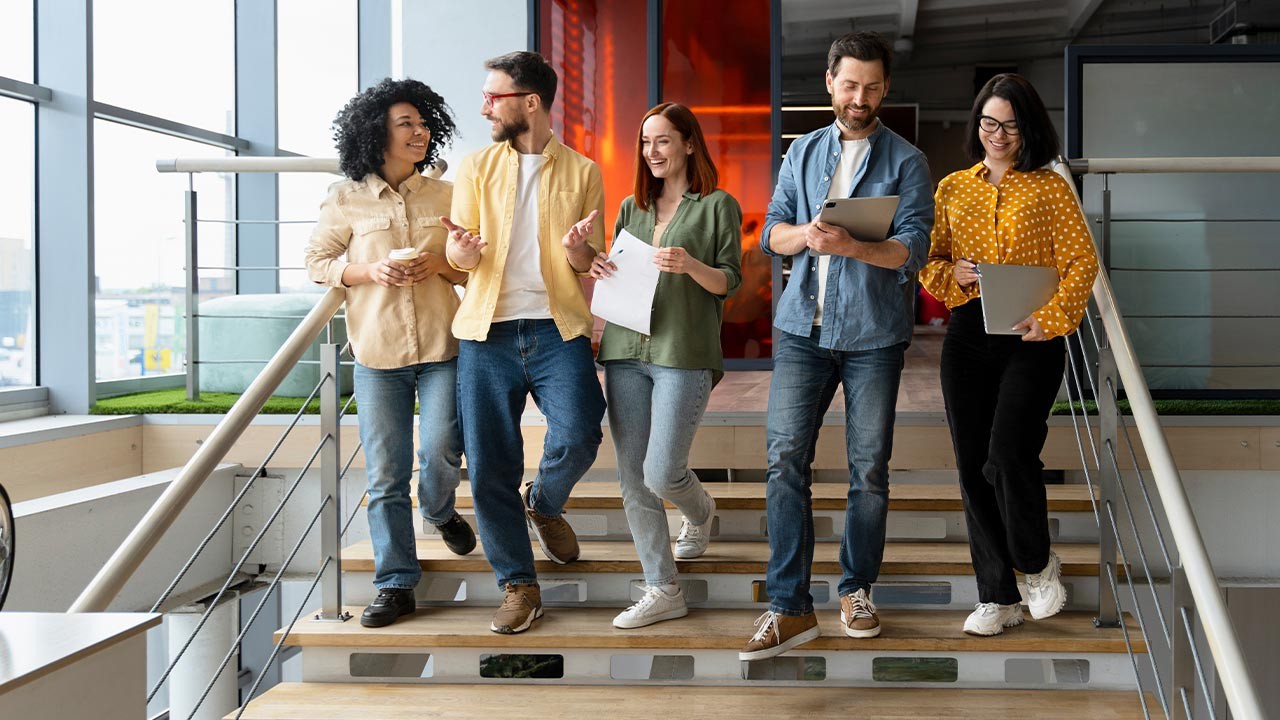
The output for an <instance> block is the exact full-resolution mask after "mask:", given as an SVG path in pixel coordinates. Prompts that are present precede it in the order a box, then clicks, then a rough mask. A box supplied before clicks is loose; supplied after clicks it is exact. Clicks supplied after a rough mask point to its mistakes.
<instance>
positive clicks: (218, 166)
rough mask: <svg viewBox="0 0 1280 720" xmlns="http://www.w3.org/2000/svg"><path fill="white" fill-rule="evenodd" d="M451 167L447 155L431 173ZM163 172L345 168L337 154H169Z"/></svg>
mask: <svg viewBox="0 0 1280 720" xmlns="http://www.w3.org/2000/svg"><path fill="white" fill-rule="evenodd" d="M448 169H449V163H447V162H445V159H444V158H436V161H435V162H434V163H432V164H431V165H430V166H428V167H427V173H426V174H427V177H432V178H438V177H440V176H441V175H443V174H444V173H445V171H446V170H448ZM156 170H157V171H158V172H162V173H203V172H217V173H288V172H296V173H333V174H334V175H337V174H339V173H340V172H341V170H340V169H339V166H338V158H334V157H302V156H296V157H244V156H241V157H222V158H168V159H163V160H157V161H156Z"/></svg>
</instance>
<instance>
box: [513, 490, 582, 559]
mask: <svg viewBox="0 0 1280 720" xmlns="http://www.w3.org/2000/svg"><path fill="white" fill-rule="evenodd" d="M532 489H533V484H532V483H530V484H528V485H525V486H524V490H522V491H521V492H520V500H521V501H522V502H523V503H524V514H525V518H526V519H527V522H528V523H529V527H531V528H533V533H534V535H536V536H537V538H538V545H539V546H540V547H541V548H542V552H543V554H544V555H546V556H547V558H548V559H550V560H551V562H553V563H557V564H560V565H564V564H566V563H571V562H573V561H574V560H577V559H578V552H579V550H578V536H577V535H576V534H575V533H574V532H573V528H572V527H570V525H569V521H568V520H565V519H564V516H563V515H561V516H560V517H546V516H543V515H539V514H538V513H536V512H534V511H533V508H531V507H529V493H530V491H532Z"/></svg>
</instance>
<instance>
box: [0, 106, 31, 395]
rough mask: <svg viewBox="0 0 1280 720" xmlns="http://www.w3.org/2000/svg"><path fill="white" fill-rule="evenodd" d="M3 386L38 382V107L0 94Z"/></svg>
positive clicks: (0, 350) (0, 360)
mask: <svg viewBox="0 0 1280 720" xmlns="http://www.w3.org/2000/svg"><path fill="white" fill-rule="evenodd" d="M0 127H3V128H4V132H3V133H0V157H3V158H5V166H6V171H5V172H3V173H0V387H8V386H23V385H34V384H35V380H36V376H35V372H36V369H35V368H36V363H35V360H36V342H35V340H36V335H35V254H34V252H33V249H34V247H35V244H34V243H33V242H32V240H33V238H34V235H35V233H34V225H35V224H34V215H35V212H34V208H35V204H34V201H35V194H34V189H35V172H34V168H35V157H34V155H35V146H36V144H35V108H34V107H32V105H31V104H30V103H25V102H20V101H18V100H5V99H0Z"/></svg>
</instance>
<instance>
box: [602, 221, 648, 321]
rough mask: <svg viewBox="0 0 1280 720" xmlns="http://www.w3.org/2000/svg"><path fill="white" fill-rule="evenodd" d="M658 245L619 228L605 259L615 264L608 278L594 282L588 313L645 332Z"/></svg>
mask: <svg viewBox="0 0 1280 720" xmlns="http://www.w3.org/2000/svg"><path fill="white" fill-rule="evenodd" d="M657 252H658V248H656V247H654V246H652V245H650V244H648V243H646V242H643V241H641V240H640V239H639V238H637V237H636V236H635V235H632V234H631V233H629V232H627V231H626V230H623V231H622V232H620V233H618V237H616V238H614V241H613V248H612V250H611V251H610V253H609V261H610V262H612V263H613V264H614V265H617V266H618V269H617V270H616V271H615V272H614V273H613V275H611V276H610V277H607V278H604V279H603V280H597V281H596V289H595V293H594V294H593V295H592V296H591V312H592V313H593V314H595V315H598V316H600V317H601V318H603V319H605V320H607V321H609V322H611V323H613V324H614V325H621V326H622V327H624V328H628V329H631V330H635V331H636V332H638V333H642V334H644V335H649V334H651V333H650V325H649V321H650V320H651V319H652V317H653V311H652V310H653V295H654V293H655V292H657V290H658V274H659V273H660V272H661V271H660V270H658V266H657V265H654V264H653V256H654V255H655V254H657Z"/></svg>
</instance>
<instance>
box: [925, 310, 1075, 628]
mask: <svg viewBox="0 0 1280 720" xmlns="http://www.w3.org/2000/svg"><path fill="white" fill-rule="evenodd" d="M1065 357H1066V343H1065V342H1064V338H1060V337H1059V338H1054V339H1052V340H1047V341H1044V342H1023V341H1022V338H1020V337H1018V336H1017V335H988V334H987V333H986V330H985V329H984V328H983V324H982V306H981V300H972V301H970V302H968V303H966V304H964V305H962V306H960V307H958V308H956V309H955V310H954V311H953V312H952V315H951V322H950V325H949V326H948V327H947V337H946V340H944V341H943V343H942V373H941V374H942V397H943V400H944V401H945V403H946V408H947V424H948V425H949V426H950V427H951V442H952V445H953V446H954V447H955V452H956V463H957V466H958V468H959V470H960V490H961V497H962V498H963V500H964V517H965V523H966V524H967V525H968V529H969V552H970V554H971V555H972V557H973V569H974V572H975V573H976V574H977V579H978V599H979V601H981V602H995V603H1000V604H1002V605H1010V604H1013V603H1016V602H1019V601H1020V596H1019V594H1018V585H1017V581H1016V580H1015V579H1014V574H1013V571H1014V570H1018V571H1020V572H1023V573H1035V572H1040V571H1041V570H1043V569H1044V567H1045V565H1047V564H1048V562H1049V512H1048V506H1047V504H1046V502H1045V489H1044V480H1043V479H1042V477H1041V470H1043V468H1044V463H1042V462H1041V461H1040V451H1041V450H1042V449H1044V441H1045V437H1046V436H1047V435H1048V432H1049V429H1048V425H1047V424H1046V422H1045V421H1046V419H1047V418H1048V416H1049V410H1050V409H1051V407H1052V406H1053V401H1054V398H1055V397H1056V396H1057V393H1058V387H1059V385H1060V384H1061V382H1062V371H1063V368H1064V364H1065Z"/></svg>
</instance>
